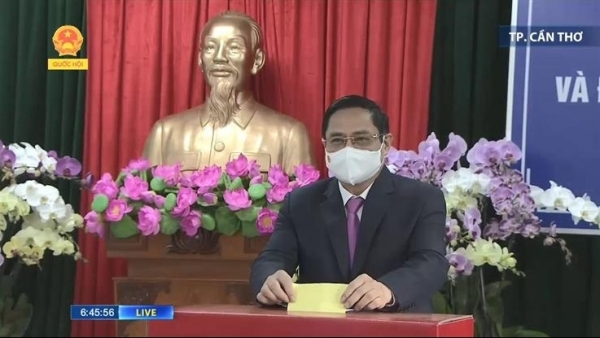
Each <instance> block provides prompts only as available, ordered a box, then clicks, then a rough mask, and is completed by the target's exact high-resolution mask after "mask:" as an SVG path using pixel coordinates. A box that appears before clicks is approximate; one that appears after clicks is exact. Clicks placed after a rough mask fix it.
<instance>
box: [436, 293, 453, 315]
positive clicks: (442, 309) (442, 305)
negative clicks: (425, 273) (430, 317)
mask: <svg viewBox="0 0 600 338" xmlns="http://www.w3.org/2000/svg"><path fill="white" fill-rule="evenodd" d="M433 312H434V313H440V314H451V313H452V310H451V309H450V305H449V304H448V302H447V301H446V297H444V295H443V294H442V293H441V292H436V293H435V294H434V295H433Z"/></svg>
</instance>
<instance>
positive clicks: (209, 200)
mask: <svg viewBox="0 0 600 338" xmlns="http://www.w3.org/2000/svg"><path fill="white" fill-rule="evenodd" d="M201 198H202V200H203V201H204V203H206V204H208V205H215V204H217V195H215V194H213V193H211V192H208V193H206V194H203V195H202V196H201Z"/></svg>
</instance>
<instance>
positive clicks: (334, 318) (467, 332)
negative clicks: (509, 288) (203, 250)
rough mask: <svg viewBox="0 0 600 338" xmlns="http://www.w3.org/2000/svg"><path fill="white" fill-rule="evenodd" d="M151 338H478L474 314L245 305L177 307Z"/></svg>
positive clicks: (154, 324)
mask: <svg viewBox="0 0 600 338" xmlns="http://www.w3.org/2000/svg"><path fill="white" fill-rule="evenodd" d="M147 325H148V327H147V328H148V330H147V332H148V336H149V337H173V336H175V337H209V336H210V337H224V336H229V337H275V336H277V337H299V336H304V337H307V336H308V337H366V336H370V337H373V336H376V337H409V336H411V337H473V335H474V327H473V326H474V322H473V317H472V316H454V315H437V314H401V313H377V312H356V313H347V314H345V315H335V314H316V313H303V314H300V313H293V314H292V313H287V311H286V310H285V309H265V308H259V307H256V306H245V305H204V306H191V307H180V308H176V309H175V317H174V320H172V321H166V320H161V321H148V322H147Z"/></svg>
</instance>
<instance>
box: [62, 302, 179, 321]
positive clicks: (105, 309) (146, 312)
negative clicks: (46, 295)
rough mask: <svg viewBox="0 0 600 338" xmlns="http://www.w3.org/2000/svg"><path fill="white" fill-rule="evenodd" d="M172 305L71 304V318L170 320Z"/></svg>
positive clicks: (172, 311) (172, 310)
mask: <svg viewBox="0 0 600 338" xmlns="http://www.w3.org/2000/svg"><path fill="white" fill-rule="evenodd" d="M174 314H175V309H174V307H173V306H172V305H71V320H172V319H173V317H174Z"/></svg>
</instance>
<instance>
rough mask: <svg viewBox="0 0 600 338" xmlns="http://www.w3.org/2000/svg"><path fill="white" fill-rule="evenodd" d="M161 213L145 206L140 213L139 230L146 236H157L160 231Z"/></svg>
mask: <svg viewBox="0 0 600 338" xmlns="http://www.w3.org/2000/svg"><path fill="white" fill-rule="evenodd" d="M161 218H162V215H161V214H160V211H158V210H156V209H154V208H152V207H151V206H148V205H144V206H143V207H141V208H140V211H139V212H138V229H140V231H141V232H142V235H144V236H150V235H157V234H158V232H159V231H160V219H161Z"/></svg>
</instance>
